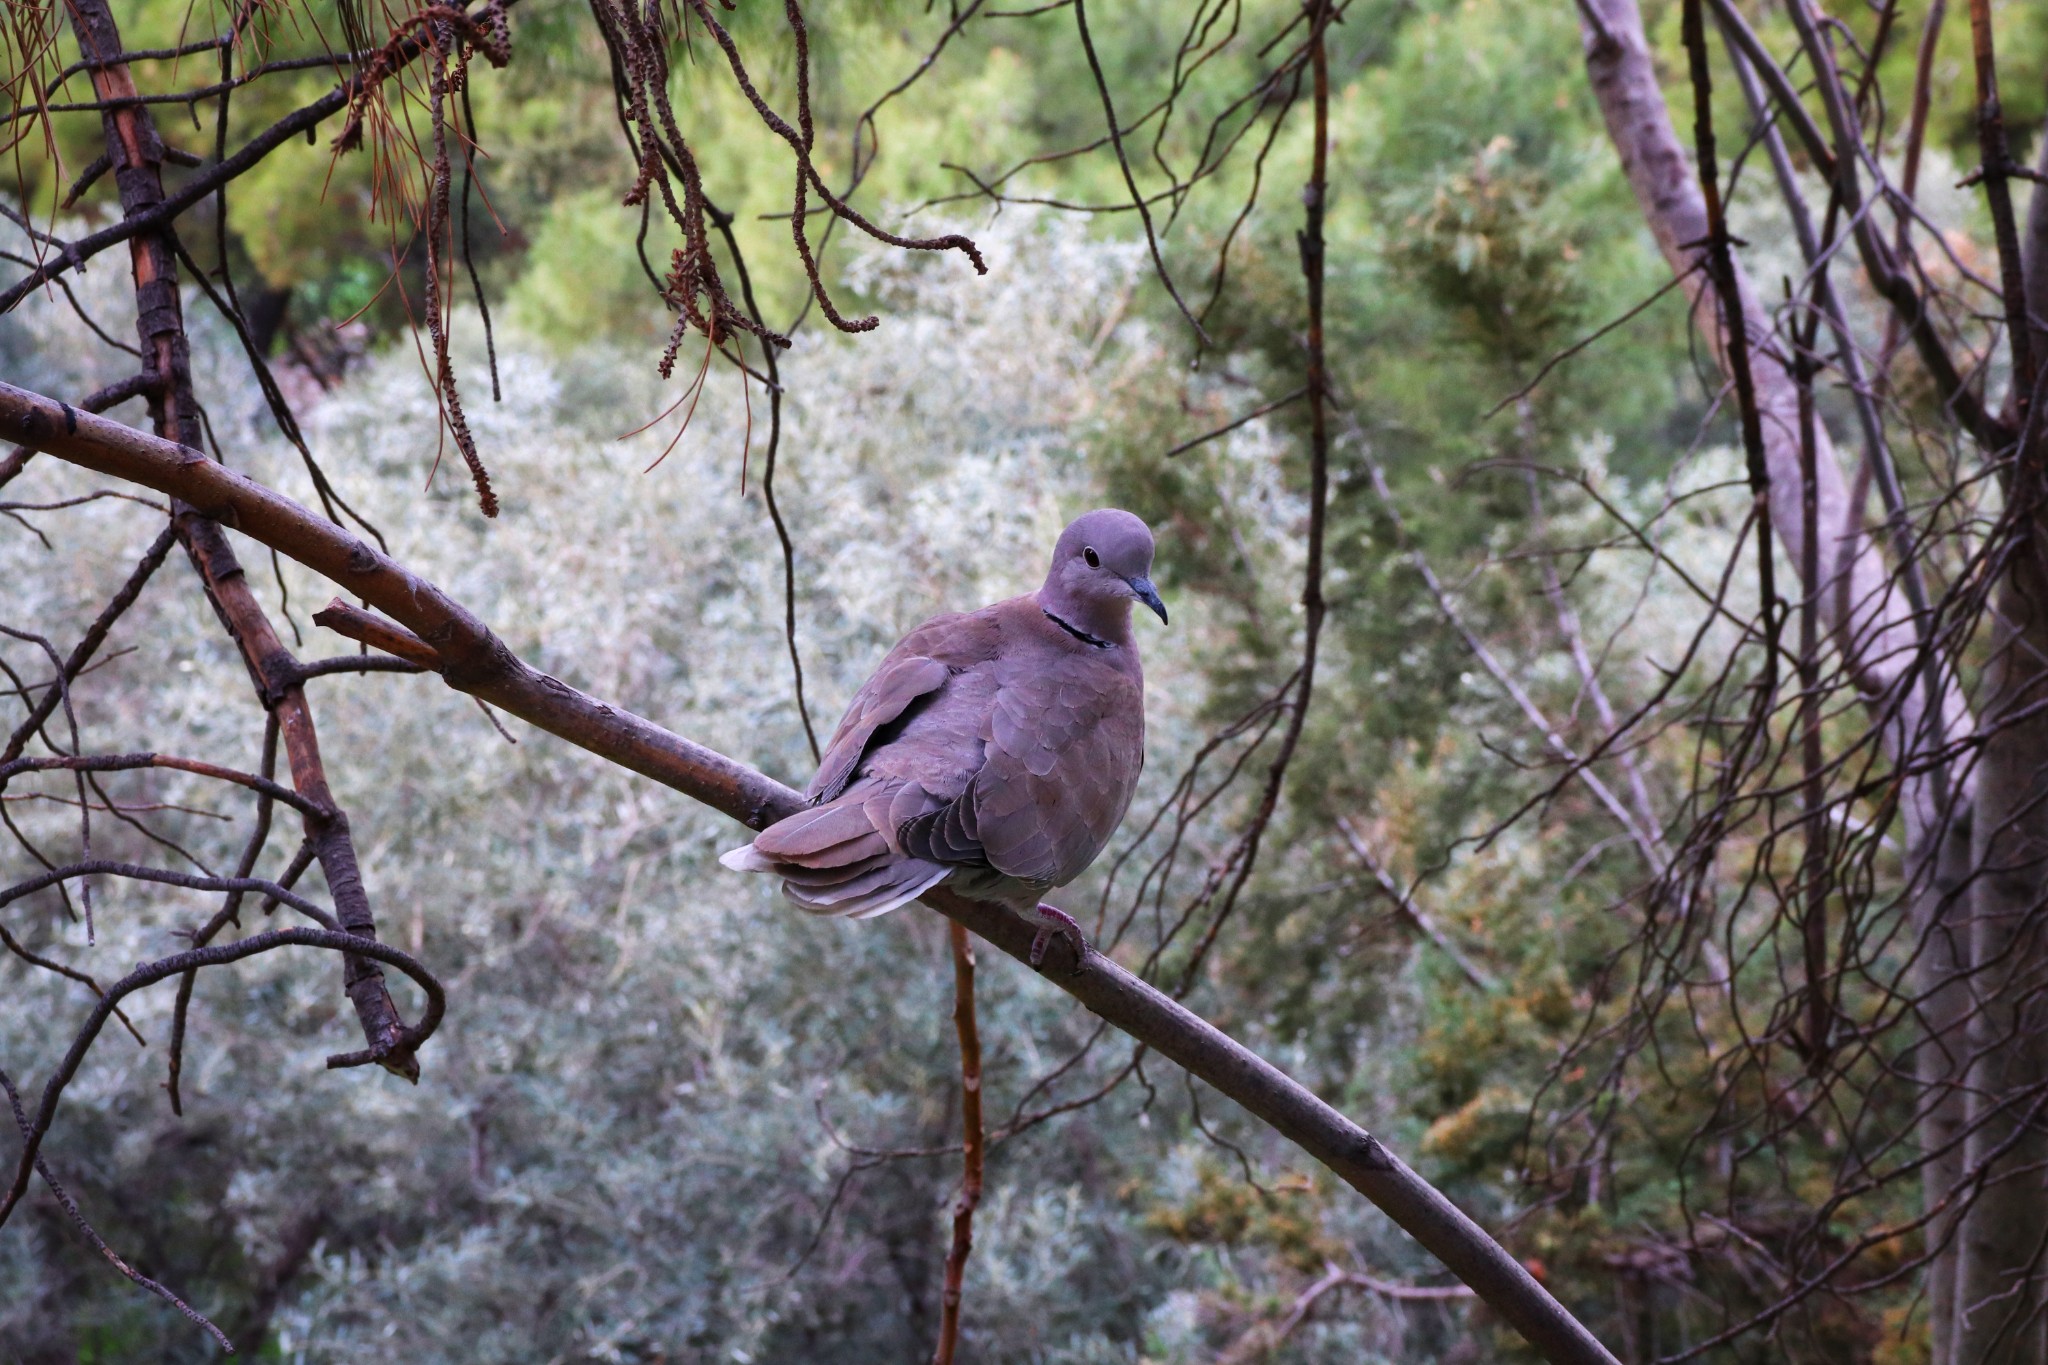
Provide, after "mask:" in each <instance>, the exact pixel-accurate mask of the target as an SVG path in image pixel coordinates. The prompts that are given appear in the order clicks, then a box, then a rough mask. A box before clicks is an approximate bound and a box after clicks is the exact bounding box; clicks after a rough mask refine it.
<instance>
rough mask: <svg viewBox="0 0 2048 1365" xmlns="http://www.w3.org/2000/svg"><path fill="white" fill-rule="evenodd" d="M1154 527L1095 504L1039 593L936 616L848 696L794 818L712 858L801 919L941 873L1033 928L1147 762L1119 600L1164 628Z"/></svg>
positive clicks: (1107, 831)
mask: <svg viewBox="0 0 2048 1365" xmlns="http://www.w3.org/2000/svg"><path fill="white" fill-rule="evenodd" d="M1151 569H1152V533H1151V532H1150V531H1149V530H1147V529H1146V526H1145V523H1144V522H1142V521H1140V520H1139V519H1138V518H1137V517H1134V516H1132V515H1131V514H1130V513H1128V512H1122V511H1117V510H1115V509H1104V510H1100V511H1095V512H1090V513H1088V514H1086V515H1085V516H1082V517H1080V518H1078V519H1077V520H1076V521H1074V522H1073V524H1071V525H1070V526H1068V527H1067V529H1066V530H1065V531H1064V532H1062V533H1061V535H1060V539H1059V543H1058V545H1057V546H1055V548H1054V551H1053V560H1052V565H1051V568H1050V569H1049V571H1048V572H1047V574H1046V579H1045V582H1044V584H1043V585H1041V586H1040V588H1039V589H1038V591H1036V592H1034V593H1028V594H1026V595H1025V596H1022V597H1013V598H1010V599H1008V600H1007V601H1003V602H997V603H995V604H994V605H992V606H987V607H983V608H982V609H981V610H979V611H973V612H964V613H960V614H957V615H948V616H939V617H935V618H933V619H932V620H930V621H927V622H925V623H924V624H923V625H921V626H919V627H918V628H917V629H915V630H913V631H911V632H910V634H908V635H906V636H904V637H903V639H902V641H901V642H899V643H898V644H897V646H896V647H895V648H894V649H892V650H890V651H889V654H888V657H886V658H885V659H883V660H882V664H881V667H879V668H878V669H876V670H875V674H874V676H873V677H872V678H870V679H868V681H867V683H866V684H865V685H864V686H863V687H862V688H861V689H860V691H859V692H858V693H856V694H855V695H854V698H853V703H852V705H851V706H849V707H848V708H847V712H846V718H845V719H844V720H842V721H840V723H839V728H838V730H837V731H835V732H834V734H833V736H832V742H831V744H830V745H829V746H828V747H827V748H826V750H825V756H824V759H823V761H822V762H821V763H820V764H819V766H818V774H817V776H816V777H814V778H813V779H811V784H810V786H809V787H808V788H807V789H806V790H805V793H804V794H805V796H806V797H807V798H808V799H809V800H810V802H811V806H810V808H809V809H807V810H804V811H800V812H799V813H797V814H796V815H792V816H790V817H789V818H788V819H786V820H783V821H781V822H779V823H777V824H774V825H771V826H769V827H768V828H767V829H765V830H763V831H761V833H760V834H758V835H756V836H755V837H754V839H753V841H752V842H751V843H748V844H745V845H742V846H741V847H739V848H736V849H733V850H732V851H731V852H729V853H727V854H725V856H724V857H723V858H722V859H721V861H722V862H724V863H725V865H726V866H727V867H731V868H735V869H737V870H740V871H744V872H765V873H768V874H770V875H773V876H777V877H780V878H781V879H782V887H783V892H784V894H785V895H787V896H788V897H789V898H790V899H791V900H793V901H795V902H796V903H797V904H798V905H799V906H801V907H803V908H804V909H806V910H809V911H812V912H814V913H817V914H830V915H848V916H852V917H855V918H866V917H868V916H872V915H880V914H883V913H885V912H887V911H890V910H893V909H895V908H896V907H897V906H899V905H901V904H903V903H904V902H905V901H908V900H912V899H915V898H916V897H917V896H919V895H922V894H923V893H924V892H925V891H927V890H929V889H931V888H932V887H933V886H936V885H937V884H938V883H940V882H942V881H947V880H948V879H951V880H952V881H953V884H954V885H956V886H957V887H958V888H959V889H960V890H961V891H962V892H963V893H965V894H967V895H971V896H974V897H976V898H978V899H983V900H993V901H997V902H999V903H1001V904H1004V905H1008V906H1009V907H1011V908H1012V909H1014V910H1017V911H1018V912H1019V913H1021V914H1025V915H1026V916H1028V917H1030V918H1032V919H1034V920H1035V921H1036V922H1037V923H1039V924H1040V926H1041V928H1040V935H1039V942H1038V944H1037V945H1036V947H1035V948H1034V952H1033V956H1034V961H1035V960H1036V958H1037V955H1038V954H1039V953H1041V952H1042V951H1043V949H1044V941H1045V938H1046V936H1047V934H1048V933H1049V932H1050V931H1051V930H1052V929H1053V928H1055V927H1058V928H1059V929H1061V930H1062V931H1065V932H1069V933H1071V934H1072V935H1073V936H1074V938H1075V940H1076V945H1075V946H1076V947H1077V948H1079V947H1080V946H1081V945H1080V943H1079V931H1078V929H1076V928H1075V927H1074V925H1073V921H1072V920H1071V919H1069V918H1068V917H1067V916H1066V915H1065V914H1063V913H1062V912H1060V911H1058V910H1055V909H1053V908H1052V907H1050V906H1045V905H1041V904H1040V903H1039V898H1040V897H1041V896H1043V895H1044V894H1045V893H1046V892H1047V891H1050V890H1052V889H1053V888H1056V887H1061V886H1065V885H1067V884H1068V883H1069V882H1071V881H1073V880H1074V879H1075V878H1076V877H1079V876H1080V875H1081V873H1082V872H1083V871H1085V870H1086V869H1087V867H1088V865H1089V864H1090V863H1092V862H1094V861H1095V858H1096V855H1097V854H1099V853H1101V851H1102V849H1103V846H1104V845H1106V844H1107V843H1108V842H1109V839H1110V836H1111V835H1112V834H1113V833H1115V831H1116V827H1117V825H1118V823H1120V822H1121V821H1122V819H1123V816H1124V812H1125V810H1126V809H1128V807H1129V806H1130V801H1131V794H1132V792H1133V791H1134V790H1136V787H1137V782H1138V773H1139V770H1140V769H1141V768H1142V767H1143V765H1144V761H1145V679H1144V672H1143V670H1142V668H1141V667H1140V664H1139V659H1138V648H1137V641H1136V640H1135V638H1134V637H1133V636H1132V634H1131V625H1130V616H1131V604H1132V603H1133V602H1143V603H1144V604H1145V605H1147V606H1149V607H1151V608H1152V609H1153V610H1154V611H1156V612H1158V614H1159V616H1160V618H1161V619H1162V620H1164V619H1165V617H1166V608H1165V606H1164V605H1162V604H1161V603H1160V601H1159V595H1158V593H1157V592H1156V591H1155V590H1154V588H1153V586H1152V583H1151V579H1150V577H1149V575H1150V573H1151Z"/></svg>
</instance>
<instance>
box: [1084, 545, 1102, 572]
mask: <svg viewBox="0 0 2048 1365" xmlns="http://www.w3.org/2000/svg"><path fill="white" fill-rule="evenodd" d="M1081 558H1083V559H1085V560H1087V561H1088V567H1089V568H1091V569H1099V568H1101V567H1102V556H1101V555H1099V554H1097V553H1095V547H1094V546H1093V545H1084V546H1082V547H1081Z"/></svg>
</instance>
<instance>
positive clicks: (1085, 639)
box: [1039, 607, 1116, 649]
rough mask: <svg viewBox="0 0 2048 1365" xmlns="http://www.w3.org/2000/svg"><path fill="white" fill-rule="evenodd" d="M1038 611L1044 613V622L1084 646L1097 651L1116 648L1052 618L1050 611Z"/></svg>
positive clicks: (1078, 628)
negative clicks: (1090, 646)
mask: <svg viewBox="0 0 2048 1365" xmlns="http://www.w3.org/2000/svg"><path fill="white" fill-rule="evenodd" d="M1039 610H1040V611H1043V612H1045V619H1046V620H1048V621H1050V622H1052V623H1053V624H1054V625H1056V626H1058V627H1059V628H1060V629H1061V630H1063V631H1065V632H1066V633H1067V634H1069V635H1071V636H1073V637H1074V638H1075V639H1076V640H1079V641H1080V642H1081V643H1082V644H1084V645H1093V646H1095V647H1096V648H1097V649H1114V648H1116V646H1115V645H1112V644H1111V643H1110V642H1109V641H1107V640H1104V639H1100V638H1098V637H1097V636H1094V635H1090V634H1089V633H1088V632H1087V631H1085V630H1082V629H1081V628H1080V627H1078V626H1073V625H1069V624H1068V623H1067V622H1065V621H1062V620H1061V619H1060V618H1059V617H1057V616H1054V615H1053V614H1052V612H1051V611H1049V610H1047V609H1046V608H1044V607H1040V608H1039Z"/></svg>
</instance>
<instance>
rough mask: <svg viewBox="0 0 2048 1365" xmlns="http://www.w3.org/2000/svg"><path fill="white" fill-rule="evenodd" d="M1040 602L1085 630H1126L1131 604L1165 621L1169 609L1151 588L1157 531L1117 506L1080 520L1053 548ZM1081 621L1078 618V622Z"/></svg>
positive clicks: (1085, 516)
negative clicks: (1154, 539) (1153, 553)
mask: <svg viewBox="0 0 2048 1365" xmlns="http://www.w3.org/2000/svg"><path fill="white" fill-rule="evenodd" d="M1039 600H1040V602H1041V603H1042V604H1043V605H1044V606H1045V608H1046V610H1048V611H1051V612H1053V613H1054V614H1055V615H1058V616H1060V617H1061V618H1062V619H1064V620H1067V621H1069V622H1070V623H1071V624H1073V625H1075V626H1079V627H1080V628H1081V629H1083V630H1088V631H1091V632H1095V633H1098V634H1100V633H1104V631H1101V630H1097V627H1103V628H1105V629H1106V630H1115V631H1117V633H1121V630H1122V629H1124V628H1127V626H1128V622H1129V620H1130V609H1131V603H1133V602H1143V603H1144V604H1145V605H1146V606H1148V607H1150V608H1152V610H1154V611H1156V612H1158V613H1159V619H1160V620H1161V621H1164V620H1166V604H1165V603H1164V602H1162V601H1160V600H1159V590H1158V589H1157V588H1155V587H1153V586H1152V532H1151V530H1150V528H1148V527H1147V526H1146V525H1145V523H1144V522H1143V521H1140V520H1139V519H1138V518H1137V517H1134V516H1132V515H1131V514H1130V513H1129V512H1125V511H1123V510H1121V509H1119V508H1115V507H1104V508H1100V509H1098V510H1096V511H1093V512H1087V513H1084V514H1083V515H1081V516H1079V517H1076V518H1075V519H1074V520H1073V522H1072V523H1070V524H1069V525H1068V527H1067V529H1066V530H1064V531H1062V532H1060V538H1059V543H1058V544H1057V545H1055V546H1054V547H1053V552H1052V566H1051V568H1049V569H1048V570H1047V571H1046V575H1045V586H1044V587H1043V588H1041V589H1039ZM1077 618H1078V619H1077Z"/></svg>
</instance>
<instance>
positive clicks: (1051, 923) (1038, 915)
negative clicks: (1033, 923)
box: [1030, 901, 1088, 967]
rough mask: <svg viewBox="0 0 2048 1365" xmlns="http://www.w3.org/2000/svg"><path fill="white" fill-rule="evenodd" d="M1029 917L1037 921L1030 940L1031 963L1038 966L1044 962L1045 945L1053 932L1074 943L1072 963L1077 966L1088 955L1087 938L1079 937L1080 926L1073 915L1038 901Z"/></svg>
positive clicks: (1050, 939) (1049, 941) (1049, 940)
mask: <svg viewBox="0 0 2048 1365" xmlns="http://www.w3.org/2000/svg"><path fill="white" fill-rule="evenodd" d="M1030 918H1032V919H1035V920H1037V921H1038V933H1037V934H1036V935H1035V936H1034V937H1033V938H1032V940H1031V965H1032V966H1034V967H1037V966H1040V965H1042V964H1043V963H1044V962H1045V947H1046V945H1047V944H1049V943H1051V942H1052V939H1053V935H1054V934H1060V935H1063V936H1064V937H1065V938H1066V940H1067V942H1069V943H1071V944H1073V945H1074V964H1075V965H1076V966H1079V965H1080V963H1081V961H1082V959H1084V958H1086V957H1087V956H1088V940H1087V939H1085V938H1082V937H1081V926H1080V925H1079V924H1077V923H1075V922H1074V917H1073V916H1072V915H1070V914H1068V913H1067V912H1066V911H1064V910H1062V909H1060V908H1059V907H1057V906H1052V905H1047V904H1046V903H1045V902H1044V901H1040V902H1039V903H1038V907H1037V908H1036V909H1034V910H1033V911H1032V912H1031V914H1030Z"/></svg>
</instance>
